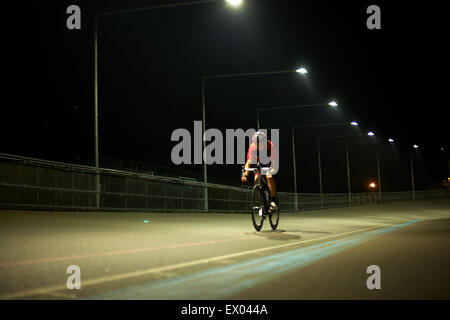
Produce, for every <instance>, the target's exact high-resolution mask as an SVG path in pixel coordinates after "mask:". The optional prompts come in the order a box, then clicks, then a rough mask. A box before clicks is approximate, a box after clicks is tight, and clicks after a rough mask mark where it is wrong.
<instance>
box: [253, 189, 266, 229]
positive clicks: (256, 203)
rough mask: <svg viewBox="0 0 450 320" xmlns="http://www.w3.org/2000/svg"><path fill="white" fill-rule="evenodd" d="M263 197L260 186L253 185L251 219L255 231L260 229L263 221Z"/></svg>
mask: <svg viewBox="0 0 450 320" xmlns="http://www.w3.org/2000/svg"><path fill="white" fill-rule="evenodd" d="M264 209H265V206H264V199H263V193H262V190H261V188H260V186H254V187H253V191H252V208H251V213H252V221H253V226H254V227H255V229H256V231H260V230H261V228H262V226H263V223H264V214H263V213H264Z"/></svg>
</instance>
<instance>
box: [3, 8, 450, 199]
mask: <svg viewBox="0 0 450 320" xmlns="http://www.w3.org/2000/svg"><path fill="white" fill-rule="evenodd" d="M174 2H177V1H129V0H127V1H102V2H101V1H56V0H55V1H43V2H37V1H33V2H31V1H29V2H20V3H19V2H17V3H16V4H15V5H16V11H15V17H14V21H13V22H11V29H10V30H11V33H14V34H13V37H14V38H13V39H11V43H14V46H12V48H11V47H9V46H7V48H8V53H9V54H10V57H9V59H8V60H5V61H6V63H7V65H8V66H9V68H8V74H4V76H5V78H7V79H9V81H7V85H6V88H5V89H6V90H5V96H4V101H9V102H4V104H3V115H4V118H3V119H2V129H1V130H2V131H1V136H2V140H1V145H0V152H2V153H10V154H17V155H22V156H29V157H35V158H42V159H49V160H54V161H63V162H69V163H78V164H89V165H93V164H94V163H93V153H94V76H93V69H94V58H93V52H94V51H93V39H94V37H93V16H94V12H104V11H109V10H118V9H131V8H139V7H143V6H149V5H153V4H155V5H156V4H167V3H174ZM178 2H180V1H178ZM392 2H393V1H390V2H389V3H388V2H385V1H375V2H374V1H294V0H291V1H285V0H277V1H274V0H246V1H244V5H243V6H242V7H241V8H239V9H235V8H230V7H229V6H228V5H227V4H226V3H225V2H224V1H217V2H216V3H208V4H201V5H194V6H185V7H179V8H171V9H163V10H153V11H145V12H139V13H129V14H122V15H114V16H108V17H104V18H102V19H101V20H100V24H99V29H98V30H99V128H100V129H99V130H100V131H99V136H100V144H99V145H100V154H101V155H102V156H109V157H117V158H122V159H128V160H135V161H141V162H145V163H148V164H153V165H155V166H164V167H172V168H177V169H182V170H186V171H188V172H192V173H193V174H195V173H196V174H198V175H199V177H201V173H202V165H190V166H188V165H184V166H181V167H176V166H175V165H173V164H171V159H170V153H171V149H172V147H173V146H174V145H175V143H174V142H171V141H170V136H171V134H172V132H173V130H175V129H177V128H186V129H188V130H189V131H191V132H193V121H194V120H201V118H202V113H201V111H202V109H201V77H202V76H207V75H216V74H228V73H242V72H260V71H277V70H287V69H294V70H295V69H296V68H298V67H299V66H304V67H306V68H307V69H308V71H309V74H308V75H307V76H306V77H303V76H301V75H299V74H297V73H290V74H280V75H269V76H258V77H245V78H244V77H238V78H227V79H214V80H208V81H207V83H206V119H207V128H218V129H220V130H222V132H224V131H225V129H227V128H231V129H237V128H243V129H244V130H246V129H248V128H255V127H256V116H255V111H256V109H257V108H262V107H275V106H283V105H299V104H312V103H326V102H328V101H329V100H333V99H334V100H336V101H337V102H338V103H339V108H338V109H337V110H332V109H331V108H329V107H318V108H315V109H307V110H306V109H304V110H291V111H283V112H280V111H278V112H276V111H268V112H264V113H262V114H261V122H262V127H263V128H268V129H270V128H279V129H280V132H281V137H280V146H279V148H280V163H281V168H280V171H279V173H278V175H277V177H276V179H277V182H278V186H279V190H280V191H292V190H293V178H292V150H291V138H290V133H291V131H290V127H291V126H292V125H303V124H317V123H338V122H346V121H348V122H350V121H353V120H355V121H357V122H358V123H359V124H360V127H359V130H360V131H359V132H360V133H366V132H367V131H368V130H373V131H374V132H375V134H376V137H377V141H378V142H379V143H378V144H358V145H356V144H355V145H352V146H351V147H350V162H351V168H352V180H353V184H352V188H354V190H352V191H353V192H364V191H367V185H368V182H369V181H370V180H376V179H377V177H376V175H377V171H376V160H375V151H376V150H377V149H379V148H382V147H386V144H384V145H383V144H382V142H381V141H383V139H384V140H386V139H387V138H390V137H392V138H393V139H395V142H396V146H405V147H411V146H412V144H413V143H415V144H417V145H419V146H420V148H419V149H418V150H416V151H415V152H414V161H415V162H414V164H415V175H416V179H417V181H416V187H417V189H427V188H430V187H431V186H433V185H434V186H436V185H439V184H440V183H441V182H442V180H443V179H445V178H446V176H447V174H448V166H447V164H448V147H449V146H450V143H449V142H450V141H449V134H448V124H447V123H448V116H447V115H446V112H445V108H448V107H447V104H448V100H447V97H446V96H447V92H448V89H447V88H446V87H444V85H446V84H447V83H448V81H447V80H446V78H445V77H446V71H445V68H444V65H443V62H444V60H445V59H444V55H445V52H446V51H445V50H444V46H445V43H446V42H448V39H447V35H446V34H445V32H444V30H445V29H444V21H445V20H444V16H443V15H444V12H443V9H442V8H441V7H440V6H439V5H436V4H433V5H432V4H428V3H427V4H422V5H421V6H415V5H414V2H407V1H396V2H395V3H396V4H395V6H394V5H393V3H392ZM71 4H77V5H79V6H80V8H81V30H68V29H67V28H66V19H67V17H68V14H66V8H67V7H68V6H69V5H71ZM371 4H377V5H378V6H380V8H381V26H382V29H381V30H369V29H367V27H366V19H367V17H368V16H369V15H368V14H367V13H366V8H367V7H368V6H369V5H371ZM10 48H11V49H10ZM7 98H8V99H7ZM355 133H357V131H356V130H355V128H343V127H340V128H338V127H336V128H328V129H324V128H321V129H320V130H319V129H298V130H297V131H296V146H297V148H296V152H297V170H298V176H297V179H298V186H299V191H300V192H318V190H319V187H318V173H317V151H316V148H315V146H316V138H317V137H319V136H321V137H326V136H336V135H348V134H355ZM364 139H365V140H367V138H364ZM372 140H375V139H372ZM356 141H358V140H354V139H353V140H335V141H328V142H325V141H324V142H323V144H322V159H323V162H322V165H323V178H324V180H323V181H324V192H347V189H346V188H347V187H346V186H347V180H346V171H345V170H346V167H345V144H346V143H349V142H356ZM359 141H362V140H359ZM390 147H391V148H387V149H383V150H384V151H382V153H381V156H380V159H381V171H382V182H383V188H384V189H383V191H400V190H408V189H409V188H410V176H409V170H410V169H409V160H408V154H407V150H406V149H395V148H393V147H392V146H390ZM441 147H444V148H445V151H441ZM101 165H103V166H107V163H106V162H105V163H101ZM167 170H170V169H167ZM208 173H210V174H211V178H210V180H211V181H212V182H219V183H226V184H233V185H240V180H239V178H240V165H222V166H219V165H212V166H209V168H208Z"/></svg>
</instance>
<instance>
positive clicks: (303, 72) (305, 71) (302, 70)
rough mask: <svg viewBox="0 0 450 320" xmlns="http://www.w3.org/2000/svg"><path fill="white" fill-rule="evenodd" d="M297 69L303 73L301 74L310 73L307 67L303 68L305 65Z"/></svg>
mask: <svg viewBox="0 0 450 320" xmlns="http://www.w3.org/2000/svg"><path fill="white" fill-rule="evenodd" d="M295 71H296V72H298V73H301V74H307V73H308V70H306V69H305V68H303V67H301V68H298V69H297V70H295Z"/></svg>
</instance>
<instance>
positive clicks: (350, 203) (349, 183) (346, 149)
mask: <svg viewBox="0 0 450 320" xmlns="http://www.w3.org/2000/svg"><path fill="white" fill-rule="evenodd" d="M368 135H369V136H373V135H374V133H373V132H372V131H370V132H369V133H368ZM361 143H373V141H362V142H352V143H347V144H346V145H345V155H346V158H347V183H348V199H349V200H348V202H349V206H350V207H351V206H352V190H351V181H350V179H351V177H350V157H349V154H348V149H349V148H348V147H349V146H350V145H352V144H361ZM377 163H378V161H377ZM379 179H380V167H379V163H378V182H379Z"/></svg>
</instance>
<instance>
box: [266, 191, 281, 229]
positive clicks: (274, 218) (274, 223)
mask: <svg viewBox="0 0 450 320" xmlns="http://www.w3.org/2000/svg"><path fill="white" fill-rule="evenodd" d="M276 204H277V208H276V209H275V210H272V211H270V213H269V222H270V226H271V227H272V230H276V229H277V227H278V222H279V221H280V206H279V203H278V197H277V198H276Z"/></svg>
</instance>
